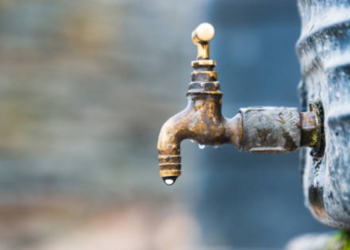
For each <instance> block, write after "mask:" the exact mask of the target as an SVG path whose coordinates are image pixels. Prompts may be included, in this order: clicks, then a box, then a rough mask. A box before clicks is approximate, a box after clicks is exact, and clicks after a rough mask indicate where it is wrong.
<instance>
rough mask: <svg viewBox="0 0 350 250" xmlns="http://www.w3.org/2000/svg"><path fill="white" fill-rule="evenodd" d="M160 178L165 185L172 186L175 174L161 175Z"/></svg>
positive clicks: (175, 177)
mask: <svg viewBox="0 0 350 250" xmlns="http://www.w3.org/2000/svg"><path fill="white" fill-rule="evenodd" d="M162 179H163V181H164V183H165V184H166V185H167V186H172V185H173V184H174V183H175V182H176V179H177V176H167V177H162Z"/></svg>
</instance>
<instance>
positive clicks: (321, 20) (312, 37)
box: [297, 0, 350, 230]
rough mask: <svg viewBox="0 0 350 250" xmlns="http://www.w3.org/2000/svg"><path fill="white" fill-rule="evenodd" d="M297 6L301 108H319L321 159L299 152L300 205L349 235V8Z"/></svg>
mask: <svg viewBox="0 0 350 250" xmlns="http://www.w3.org/2000/svg"><path fill="white" fill-rule="evenodd" d="M298 3H299V12H300V15H301V19H302V31H301V36H300V39H299V41H298V43H297V53H298V56H299V59H300V64H301V72H302V81H301V85H300V90H301V95H302V103H304V104H305V103H308V102H311V101H312V102H315V103H319V104H322V107H323V115H322V116H323V119H324V131H323V132H322V131H321V132H322V133H324V138H325V140H324V142H323V143H321V144H323V147H324V154H313V155H310V153H311V150H310V149H308V150H304V152H303V156H302V157H303V159H302V162H303V169H304V171H303V172H304V174H303V185H304V196H305V204H306V206H307V207H308V208H309V209H310V211H311V212H312V214H313V215H314V217H315V218H316V219H318V220H319V221H320V222H322V223H324V224H326V225H328V226H331V227H334V228H338V229H344V230H350V168H349V165H350V153H349V152H350V118H349V117H350V108H349V107H350V86H349V78H350V46H349V39H350V2H349V1H344V0H329V1H324V0H315V1H307V0H299V2H298ZM321 150H322V147H321ZM314 152H315V151H314Z"/></svg>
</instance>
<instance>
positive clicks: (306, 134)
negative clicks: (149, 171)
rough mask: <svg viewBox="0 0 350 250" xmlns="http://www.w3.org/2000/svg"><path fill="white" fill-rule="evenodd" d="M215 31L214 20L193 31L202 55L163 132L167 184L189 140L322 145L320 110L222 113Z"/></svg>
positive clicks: (289, 148)
mask: <svg viewBox="0 0 350 250" xmlns="http://www.w3.org/2000/svg"><path fill="white" fill-rule="evenodd" d="M213 36H214V28H213V27H212V26H211V25H210V24H202V25H200V26H199V27H198V28H197V29H196V30H195V31H194V32H193V33H192V40H193V42H194V43H195V44H196V45H197V46H198V56H197V60H196V61H193V62H192V67H193V69H194V71H193V72H192V81H191V83H190V84H189V90H188V92H187V99H188V105H187V107H186V108H185V109H184V110H183V111H181V112H180V113H178V114H176V115H175V116H173V117H171V118H170V119H169V120H168V121H167V122H166V123H165V124H164V125H163V127H162V129H161V131H160V135H159V139H158V151H159V157H158V159H159V167H160V176H161V177H162V178H163V180H164V182H165V183H166V184H167V185H172V184H174V182H175V181H176V178H177V177H178V176H180V175H181V156H180V144H181V141H182V140H185V139H191V140H193V141H195V142H197V143H199V144H202V145H211V146H219V145H222V144H233V145H234V146H235V147H236V148H237V149H238V150H239V151H241V152H251V153H266V154H274V153H288V152H294V151H297V150H298V149H299V147H300V146H314V145H316V144H317V143H316V142H317V137H318V135H319V133H318V131H319V126H320V124H321V121H319V119H318V118H317V113H316V112H315V111H314V110H310V112H305V113H299V112H298V111H297V109H296V108H284V107H254V108H244V109H240V110H239V112H238V114H237V115H236V116H234V117H233V118H231V119H228V118H225V117H224V116H223V115H222V113H221V106H222V95H223V94H222V92H220V84H219V82H218V81H217V73H216V72H215V71H214V67H215V65H216V63H215V61H213V60H210V59H209V40H210V39H212V38H213ZM201 39H202V40H201Z"/></svg>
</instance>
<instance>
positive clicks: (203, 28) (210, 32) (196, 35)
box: [192, 23, 215, 60]
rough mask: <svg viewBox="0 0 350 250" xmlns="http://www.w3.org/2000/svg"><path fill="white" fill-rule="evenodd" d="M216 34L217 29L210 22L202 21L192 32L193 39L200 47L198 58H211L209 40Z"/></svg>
mask: <svg viewBox="0 0 350 250" xmlns="http://www.w3.org/2000/svg"><path fill="white" fill-rule="evenodd" d="M214 35H215V29H214V27H213V25H211V24H210V23H202V24H200V25H199V26H198V27H197V28H196V29H195V30H194V31H193V32H192V41H193V43H194V44H195V45H197V48H198V54H197V60H208V59H209V57H210V55H209V41H210V40H211V39H213V37H214Z"/></svg>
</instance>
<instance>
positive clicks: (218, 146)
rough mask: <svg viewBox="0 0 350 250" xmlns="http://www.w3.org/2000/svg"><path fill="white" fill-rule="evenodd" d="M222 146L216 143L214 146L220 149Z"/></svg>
mask: <svg viewBox="0 0 350 250" xmlns="http://www.w3.org/2000/svg"><path fill="white" fill-rule="evenodd" d="M220 147H221V145H220V144H216V145H214V146H213V148H214V149H218V148H220Z"/></svg>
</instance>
